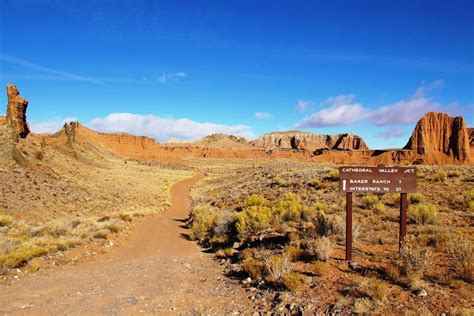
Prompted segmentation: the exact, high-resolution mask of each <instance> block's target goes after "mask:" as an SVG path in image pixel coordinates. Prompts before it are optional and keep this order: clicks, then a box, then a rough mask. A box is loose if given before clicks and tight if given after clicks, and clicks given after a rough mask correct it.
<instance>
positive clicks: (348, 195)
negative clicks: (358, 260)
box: [346, 192, 352, 261]
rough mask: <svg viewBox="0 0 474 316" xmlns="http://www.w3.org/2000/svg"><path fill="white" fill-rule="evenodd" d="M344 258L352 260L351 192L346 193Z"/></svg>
mask: <svg viewBox="0 0 474 316" xmlns="http://www.w3.org/2000/svg"><path fill="white" fill-rule="evenodd" d="M346 260H349V261H350V260H352V192H347V193H346Z"/></svg>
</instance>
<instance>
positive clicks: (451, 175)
mask: <svg viewBox="0 0 474 316" xmlns="http://www.w3.org/2000/svg"><path fill="white" fill-rule="evenodd" d="M460 176H461V172H460V171H459V170H449V172H448V177H449V178H459V177H460Z"/></svg>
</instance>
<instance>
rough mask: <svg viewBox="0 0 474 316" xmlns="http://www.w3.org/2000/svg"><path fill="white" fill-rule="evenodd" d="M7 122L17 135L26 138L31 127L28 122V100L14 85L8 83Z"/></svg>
mask: <svg viewBox="0 0 474 316" xmlns="http://www.w3.org/2000/svg"><path fill="white" fill-rule="evenodd" d="M7 97H8V106H7V124H8V126H9V127H10V128H12V129H13V132H14V133H15V135H17V137H18V136H19V137H21V138H26V136H28V134H29V133H30V128H29V127H28V123H27V122H26V108H27V107H28V100H26V99H25V98H23V97H22V96H20V92H19V91H18V89H17V88H16V86H14V85H7Z"/></svg>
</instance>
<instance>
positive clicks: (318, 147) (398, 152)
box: [0, 85, 474, 165]
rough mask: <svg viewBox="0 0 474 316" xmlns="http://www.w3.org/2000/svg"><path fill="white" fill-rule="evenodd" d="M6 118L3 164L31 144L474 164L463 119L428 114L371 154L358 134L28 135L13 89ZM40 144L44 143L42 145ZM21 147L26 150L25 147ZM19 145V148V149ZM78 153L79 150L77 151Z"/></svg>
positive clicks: (81, 130) (472, 141)
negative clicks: (398, 142) (401, 141)
mask: <svg viewBox="0 0 474 316" xmlns="http://www.w3.org/2000/svg"><path fill="white" fill-rule="evenodd" d="M7 90H8V91H9V93H8V98H9V99H8V110H7V116H5V117H0V140H1V142H0V160H2V161H3V162H5V163H9V162H8V161H11V158H12V157H15V159H14V160H15V161H16V162H17V163H18V161H23V162H25V161H26V160H28V159H32V158H31V157H21V156H22V154H21V150H20V149H19V148H21V146H23V145H27V144H28V143H29V142H30V140H29V139H30V138H32V139H34V140H35V142H39V143H40V145H41V146H53V147H55V148H56V149H59V150H60V151H62V152H65V153H68V152H69V153H72V154H73V156H75V157H78V154H79V155H80V154H81V151H84V150H86V151H91V153H93V152H95V151H97V150H98V151H103V150H106V151H107V152H109V153H112V154H113V155H116V156H119V157H124V158H132V159H137V160H142V161H157V162H173V163H176V162H180V163H181V162H183V161H184V160H185V159H187V158H203V157H205V158H271V159H275V158H287V159H298V160H304V161H312V162H333V163H344V164H365V165H378V164H385V165H393V164H410V163H417V164H418V163H424V164H474V157H473V156H474V149H473V148H472V147H473V145H474V129H473V128H468V127H467V126H466V122H465V120H464V118H462V117H460V116H458V117H450V116H449V115H447V114H445V113H434V112H430V113H427V114H425V115H424V116H423V117H422V118H421V119H420V120H419V121H418V123H417V124H416V126H415V129H414V131H413V133H412V136H411V137H410V140H409V141H408V143H407V144H406V145H405V147H404V148H403V149H386V150H372V149H369V148H368V146H367V144H366V143H365V141H364V140H363V139H362V138H361V137H360V136H358V135H356V134H354V133H340V134H335V135H326V134H317V133H309V132H302V131H284V132H271V133H267V134H264V135H262V136H261V137H259V138H257V139H256V140H253V141H247V140H246V139H245V138H243V137H238V136H233V135H225V134H212V135H209V136H206V137H203V138H202V139H200V140H197V141H195V142H179V143H166V144H160V143H158V142H157V141H156V140H155V139H153V138H150V137H146V136H134V135H130V134H127V133H101V132H96V131H93V130H91V129H89V128H87V127H85V126H83V125H81V124H80V123H78V122H72V123H67V124H65V125H64V128H63V129H61V130H60V131H58V132H57V133H55V134H33V135H28V133H29V129H28V123H27V121H26V107H27V105H28V101H26V99H24V98H23V97H21V96H20V95H19V92H18V90H17V89H16V87H15V86H12V85H9V86H8V87H7ZM39 139H41V141H39ZM21 144H23V145H21ZM20 145H21V146H20ZM76 147H77V148H79V149H80V150H76Z"/></svg>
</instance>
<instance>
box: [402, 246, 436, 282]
mask: <svg viewBox="0 0 474 316" xmlns="http://www.w3.org/2000/svg"><path fill="white" fill-rule="evenodd" d="M400 260H401V271H400V272H401V274H402V275H403V276H405V277H406V279H407V281H408V283H409V284H410V285H411V286H415V285H416V284H417V283H418V282H419V281H420V280H421V279H422V278H423V276H424V274H425V272H426V270H427V269H428V268H429V266H430V265H431V260H432V252H431V249H430V248H426V247H422V246H420V245H418V244H416V243H414V242H407V243H405V244H404V245H403V246H402V249H401V252H400Z"/></svg>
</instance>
